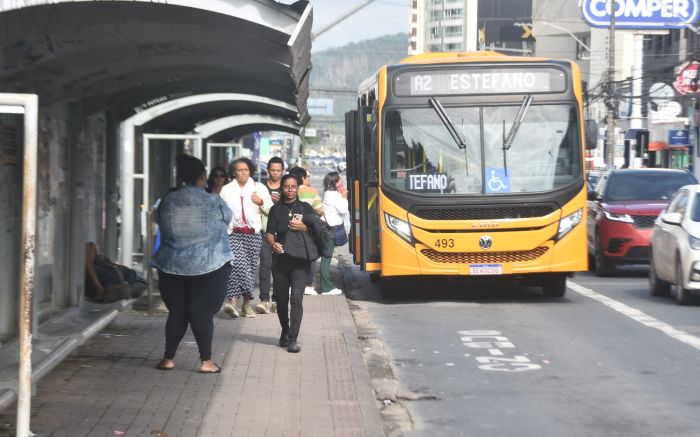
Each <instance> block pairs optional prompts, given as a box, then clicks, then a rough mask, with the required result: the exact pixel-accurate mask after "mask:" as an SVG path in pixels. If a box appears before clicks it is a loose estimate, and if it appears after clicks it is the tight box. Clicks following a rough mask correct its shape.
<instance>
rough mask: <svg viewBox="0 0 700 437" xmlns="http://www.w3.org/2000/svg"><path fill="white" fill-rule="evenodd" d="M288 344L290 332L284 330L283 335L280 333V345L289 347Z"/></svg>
mask: <svg viewBox="0 0 700 437" xmlns="http://www.w3.org/2000/svg"><path fill="white" fill-rule="evenodd" d="M288 345H289V334H288V333H286V332H282V335H280V346H281V347H287V346H288Z"/></svg>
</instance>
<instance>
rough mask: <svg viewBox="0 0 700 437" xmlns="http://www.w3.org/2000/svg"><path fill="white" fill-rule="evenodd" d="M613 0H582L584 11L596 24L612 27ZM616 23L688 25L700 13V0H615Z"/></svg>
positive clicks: (644, 26) (625, 25)
mask: <svg viewBox="0 0 700 437" xmlns="http://www.w3.org/2000/svg"><path fill="white" fill-rule="evenodd" d="M610 3H611V1H610V0H581V2H580V4H581V15H583V19H584V20H585V21H587V22H588V23H589V24H590V25H591V26H593V27H610ZM614 3H615V27H618V28H621V29H622V28H624V29H684V28H686V27H688V24H692V23H694V22H695V21H696V20H697V19H698V16H699V15H700V1H699V0H682V1H681V0H677V1H674V0H656V1H651V0H624V1H623V0H615V1H614Z"/></svg>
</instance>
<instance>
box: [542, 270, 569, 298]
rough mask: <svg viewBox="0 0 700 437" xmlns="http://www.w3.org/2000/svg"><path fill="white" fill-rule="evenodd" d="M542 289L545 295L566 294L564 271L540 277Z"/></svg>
mask: <svg viewBox="0 0 700 437" xmlns="http://www.w3.org/2000/svg"><path fill="white" fill-rule="evenodd" d="M542 291H543V292H544V295H545V296H547V297H564V294H566V273H554V274H551V275H547V276H545V277H544V278H543V279H542Z"/></svg>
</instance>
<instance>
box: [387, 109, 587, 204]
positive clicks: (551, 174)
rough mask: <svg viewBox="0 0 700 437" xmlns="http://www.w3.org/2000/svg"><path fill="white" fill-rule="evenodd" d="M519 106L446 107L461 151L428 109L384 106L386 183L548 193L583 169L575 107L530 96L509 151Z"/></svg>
mask: <svg viewBox="0 0 700 437" xmlns="http://www.w3.org/2000/svg"><path fill="white" fill-rule="evenodd" d="M520 107H521V106H520V105H517V104H515V105H513V106H481V107H478V106H471V107H445V112H446V114H447V116H448V117H449V119H450V121H451V122H452V125H454V127H455V129H456V130H457V131H458V133H459V134H460V135H461V136H462V138H463V139H464V143H465V144H466V147H465V148H464V149H460V148H459V147H458V146H457V145H456V144H455V141H454V140H453V139H452V137H451V136H450V134H449V132H448V130H447V129H446V128H445V125H444V124H443V123H442V122H441V121H440V118H439V117H438V115H437V114H436V112H435V111H434V110H433V109H431V108H403V109H391V110H389V111H388V112H387V115H386V119H385V126H384V142H383V157H384V159H383V163H384V166H383V167H384V168H383V183H384V184H386V185H388V186H391V187H393V188H395V189H399V190H403V191H408V192H412V193H416V194H427V193H432V194H470V195H491V194H507V193H533V192H542V191H549V190H554V189H557V188H561V187H564V186H566V185H570V184H571V183H573V182H576V181H577V180H579V179H580V178H581V177H582V172H583V170H582V158H581V146H580V139H579V129H578V122H577V115H576V109H575V107H574V106H573V105H566V104H558V105H538V104H537V103H536V101H535V102H534V103H533V104H532V105H530V106H529V108H528V109H527V112H526V113H525V116H524V117H522V122H521V123H520V125H519V126H518V129H517V135H515V136H514V137H513V138H512V142H510V144H509V145H510V147H509V148H506V144H505V143H506V137H507V136H508V133H509V132H510V130H511V127H512V125H513V123H515V122H516V121H517V120H518V117H517V115H518V110H519V109H520Z"/></svg>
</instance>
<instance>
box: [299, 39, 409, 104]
mask: <svg viewBox="0 0 700 437" xmlns="http://www.w3.org/2000/svg"><path fill="white" fill-rule="evenodd" d="M407 56H408V34H406V33H399V34H396V35H387V36H382V37H379V38H375V39H369V40H365V41H360V42H357V43H352V44H348V45H346V46H343V47H338V48H334V49H328V50H324V51H322V52H318V53H312V54H311V62H312V64H313V68H312V70H311V78H310V86H311V89H312V90H314V89H342V90H351V91H353V92H354V91H356V90H357V87H358V85H359V84H360V82H362V81H363V80H365V79H366V78H368V77H369V76H370V75H372V74H374V73H376V72H377V70H378V69H379V68H380V67H381V66H383V65H385V64H395V63H398V62H399V61H400V60H401V59H403V58H405V57H407Z"/></svg>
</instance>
